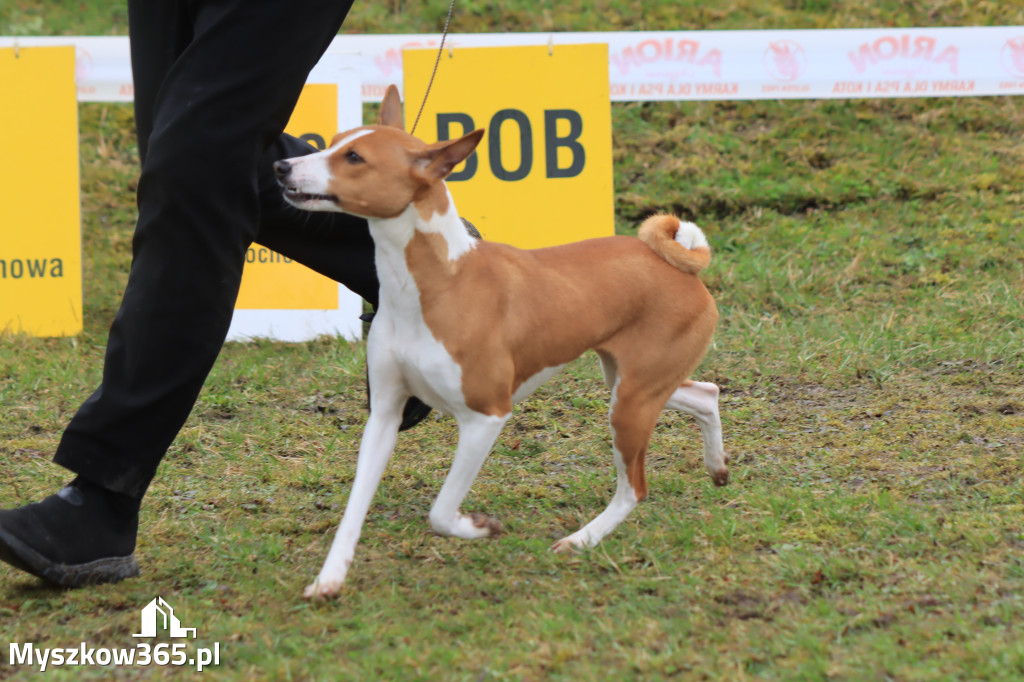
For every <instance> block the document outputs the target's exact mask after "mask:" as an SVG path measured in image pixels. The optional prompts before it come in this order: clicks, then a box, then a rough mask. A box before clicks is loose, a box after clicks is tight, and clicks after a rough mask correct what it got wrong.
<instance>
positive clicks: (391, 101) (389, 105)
mask: <svg viewBox="0 0 1024 682" xmlns="http://www.w3.org/2000/svg"><path fill="white" fill-rule="evenodd" d="M377 122H378V123H379V124H380V125H382V126H391V127H392V128H398V129H399V130H405V124H404V123H403V122H402V98H401V97H399V96H398V88H396V87H395V86H394V85H389V86H388V90H387V92H385V93H384V101H383V102H381V105H380V116H378V117H377Z"/></svg>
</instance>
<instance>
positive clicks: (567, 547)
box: [551, 535, 585, 554]
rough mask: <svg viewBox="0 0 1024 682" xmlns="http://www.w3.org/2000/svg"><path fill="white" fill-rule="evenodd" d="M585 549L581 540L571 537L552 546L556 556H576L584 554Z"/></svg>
mask: <svg viewBox="0 0 1024 682" xmlns="http://www.w3.org/2000/svg"><path fill="white" fill-rule="evenodd" d="M584 547H585V545H584V544H583V543H582V542H581V541H580V540H578V539H575V538H573V536H571V535H570V536H568V537H564V538H562V539H561V540H559V541H558V542H556V543H555V544H553V545H551V551H552V552H554V553H555V554H574V553H576V552H582V551H583V549H584Z"/></svg>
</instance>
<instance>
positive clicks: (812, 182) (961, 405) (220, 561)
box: [0, 0, 1024, 681]
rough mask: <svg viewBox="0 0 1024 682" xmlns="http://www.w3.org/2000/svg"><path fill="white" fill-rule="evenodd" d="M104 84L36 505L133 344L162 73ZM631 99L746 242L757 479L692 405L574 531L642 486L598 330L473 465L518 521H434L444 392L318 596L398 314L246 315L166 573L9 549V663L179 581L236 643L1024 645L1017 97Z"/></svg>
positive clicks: (478, 20) (1017, 648) (897, 666)
mask: <svg viewBox="0 0 1024 682" xmlns="http://www.w3.org/2000/svg"><path fill="white" fill-rule="evenodd" d="M446 8H447V3H431V4H430V6H429V7H426V8H422V7H421V5H420V3H405V2H399V1H397V0H391V1H389V2H386V3H377V4H374V5H372V6H371V5H370V4H367V5H366V6H363V7H359V6H357V8H356V10H354V13H353V16H352V17H351V20H350V22H349V23H348V24H347V25H346V30H352V31H372V32H405V31H435V30H438V27H439V26H440V24H441V22H442V21H443V14H444V12H445V10H446ZM989 24H1016V25H1021V24H1024V9H1022V8H1021V7H1020V5H1019V4H1018V3H1008V2H1005V3H998V2H976V3H966V2H954V1H951V0H934V1H932V0H929V2H922V3H904V2H895V1H891V0H883V1H879V2H866V1H863V0H860V1H854V2H844V3H837V2H828V1H825V0H787V1H786V2H778V3H769V2H765V1H764V0H732V2H730V3H726V4H724V5H720V6H713V5H712V4H710V3H696V2H692V1H691V0H683V1H677V2H643V3H641V2H626V1H620V2H602V3H582V2H579V1H578V0H570V1H568V2H553V1H549V2H539V3H526V2H524V1H522V0H508V1H507V2H504V3H500V4H499V3H485V2H481V1H478V0H462V1H461V2H460V3H459V4H458V6H457V11H456V16H455V19H454V30H455V31H482V30H488V31H500V30H615V29H618V28H624V27H628V28H630V29H653V28H706V29H737V28H778V27H795V28H806V27H819V26H826V27H829V26H831V27H847V26H848V27H860V26H885V25H897V26H930V25H989ZM125 26H126V16H125V12H124V9H123V6H122V3H121V2H119V1H117V2H114V1H106V0H105V1H102V2H94V3H88V4H86V3H80V2H70V1H68V0H65V1H62V2H54V1H53V0H47V1H46V2H43V1H42V0H13V2H8V3H5V6H4V10H3V12H0V35H5V34H6V35H9V34H52V33H65V34H87V35H89V34H92V35H99V34H106V33H124V32H125V30H126V28H125ZM80 115H81V149H82V182H83V190H82V191H83V194H82V196H83V222H84V243H85V249H86V251H85V258H86V275H85V283H86V299H85V321H86V330H85V332H84V333H83V334H82V335H81V336H79V337H77V338H75V339H32V338H26V337H19V336H10V335H8V336H2V337H0V461H2V462H3V466H2V467H0V506H4V507H6V506H12V505H15V504H20V503H26V502H29V501H33V500H36V499H38V498H40V497H42V496H45V495H47V494H50V493H51V492H53V491H54V490H55V489H56V488H57V487H59V486H60V485H62V484H63V483H64V482H65V481H66V479H67V475H66V474H65V472H63V471H62V470H60V469H59V468H57V467H55V466H54V465H52V464H50V463H49V457H50V455H51V454H52V452H53V449H54V447H55V446H56V443H57V441H58V439H59V437H60V434H61V431H62V429H63V427H64V425H65V424H66V423H67V421H68V419H69V418H70V417H71V415H72V414H73V413H74V411H75V410H76V408H77V407H78V405H79V404H80V403H81V401H82V400H83V399H84V398H85V397H86V396H87V395H88V394H89V393H90V392H91V391H92V389H93V388H94V387H95V386H96V385H97V383H98V381H99V376H100V371H101V361H102V353H103V347H104V343H105V335H106V328H107V326H108V325H109V322H110V320H111V318H112V316H113V314H114V311H115V310H116V307H117V305H118V302H119V295H120V291H121V289H122V287H123V285H124V281H125V277H126V273H127V268H128V265H129V258H130V238H131V231H132V227H133V222H134V193H133V188H134V181H135V178H136V174H137V170H136V168H137V157H136V151H135V147H134V138H133V121H132V114H131V110H130V108H127V107H123V106H117V105H101V104H90V105H81V108H80ZM613 123H614V136H615V137H614V149H615V178H616V192H617V198H616V204H615V210H616V225H617V229H618V230H619V231H620V232H623V233H629V232H630V231H631V230H633V229H635V224H636V222H637V221H638V219H640V218H642V217H643V216H645V215H646V214H648V213H649V212H651V211H653V210H657V209H672V210H676V211H679V212H680V213H682V214H683V215H685V216H686V217H688V218H691V219H695V220H697V221H698V222H699V223H700V224H701V225H702V226H703V227H704V228H705V230H706V231H707V233H708V236H709V239H710V241H711V244H712V247H713V249H714V250H715V257H714V260H713V263H712V266H711V267H710V269H709V270H708V271H707V272H706V273H705V276H704V279H705V281H706V282H707V284H708V287H709V289H710V290H711V291H712V292H713V293H714V294H715V296H716V297H717V299H718V302H719V307H720V311H721V324H720V327H719V331H718V333H717V335H716V340H715V343H714V346H713V348H712V350H711V352H710V353H709V355H708V357H707V359H706V361H705V362H704V364H703V366H702V367H701V368H700V370H699V372H698V378H701V379H705V380H709V381H715V382H716V383H718V384H720V385H721V386H722V389H723V394H722V418H723V423H724V428H725V437H726V447H727V449H728V450H729V451H730V452H731V454H732V456H733V462H734V463H733V465H732V471H733V479H732V482H731V483H730V485H729V486H728V487H725V488H715V487H714V486H713V485H712V484H711V482H710V480H709V479H708V478H707V476H706V475H705V473H704V472H703V469H702V465H701V461H700V439H699V432H698V430H697V428H696V426H695V424H694V423H693V422H692V421H691V420H689V419H687V418H684V417H681V416H678V415H674V414H666V415H665V416H664V417H663V418H662V420H661V422H660V423H659V426H658V429H657V431H656V433H655V438H654V441H653V442H652V445H651V454H650V456H649V465H648V471H649V483H650V488H651V494H650V497H649V498H648V499H647V500H646V501H645V502H643V503H642V504H641V506H640V507H639V508H638V509H637V511H636V512H634V514H633V515H632V516H631V517H630V518H629V519H628V520H627V522H625V523H624V524H623V525H622V526H620V527H619V529H618V530H617V531H616V532H615V533H613V534H612V535H611V536H610V537H609V538H607V539H606V540H605V541H604V542H603V543H602V544H601V545H600V546H599V547H597V548H595V549H593V550H590V551H587V552H585V553H582V554H579V555H576V556H571V557H564V556H556V555H553V554H551V553H549V552H548V551H547V547H548V546H549V545H550V543H551V542H552V541H553V540H555V539H557V538H560V537H562V536H563V535H565V534H566V533H567V532H569V531H571V530H574V529H575V528H577V527H578V526H579V525H580V523H581V522H583V521H585V520H588V519H589V518H592V517H593V516H594V515H595V514H596V513H597V512H598V511H600V510H601V509H602V508H603V507H604V505H605V504H606V502H607V500H608V498H609V496H610V495H611V492H612V490H613V486H614V483H613V473H612V465H611V456H610V452H609V447H610V444H609V437H608V430H607V426H606V423H605V422H606V409H607V408H606V401H607V392H606V391H605V389H604V387H603V382H602V381H601V378H600V372H599V370H598V367H597V363H596V361H595V359H594V358H593V357H585V358H584V359H582V360H580V361H577V362H575V363H573V364H572V365H571V366H570V367H569V368H568V370H567V371H566V372H565V373H563V374H562V375H561V376H560V377H559V378H558V379H557V380H554V381H552V382H551V383H549V384H548V385H547V386H545V387H544V388H542V389H541V390H539V391H538V392H537V393H536V394H535V395H534V397H532V398H531V399H529V400H528V401H526V402H525V403H523V404H522V405H521V406H520V408H519V410H518V414H517V416H516V417H514V418H513V420H512V422H511V423H510V425H509V426H508V427H507V429H506V431H505V433H504V434H503V435H502V437H501V438H500V440H499V442H498V444H497V446H496V447H495V449H494V452H493V453H492V455H491V457H490V459H489V460H488V462H487V463H486V464H485V466H484V469H483V471H482V473H481V475H480V478H479V479H478V481H477V483H476V484H475V486H474V488H473V490H472V492H471V493H470V496H469V498H468V499H467V502H466V509H467V510H469V511H477V510H479V511H485V512H487V513H489V514H494V515H496V516H498V517H499V518H501V519H502V520H503V522H504V524H505V528H506V531H507V532H506V534H505V535H503V536H501V537H499V538H497V539H494V540H487V541H479V542H466V541H459V540H453V539H448V538H440V537H436V536H434V535H432V534H431V533H430V531H429V528H428V526H427V523H426V512H427V510H428V508H429V505H430V504H431V502H432V500H433V496H434V495H435V494H436V491H437V489H438V487H439V485H440V482H441V480H442V479H443V476H444V474H445V473H446V471H447V464H448V461H449V460H448V455H449V453H450V451H451V449H452V447H453V445H454V438H455V426H454V423H453V422H452V421H451V420H449V419H441V418H438V419H430V420H429V421H428V422H427V423H425V424H423V425H421V426H420V427H417V428H416V429H415V430H413V431H411V432H409V433H408V434H405V435H403V436H402V437H401V438H400V439H399V446H398V451H397V454H396V456H395V458H394V459H393V461H392V464H391V466H390V468H389V470H388V473H387V474H386V476H385V479H384V481H383V483H382V485H381V488H380V491H379V492H378V494H377V497H376V499H375V503H374V506H373V508H372V509H371V512H370V516H369V518H368V522H367V525H366V527H365V529H364V535H363V540H362V542H361V545H360V547H359V549H358V551H357V556H356V563H355V564H354V566H353V569H352V571H351V573H350V576H349V580H348V583H347V585H346V589H345V591H344V594H343V596H342V598H341V599H340V600H338V601H330V602H324V603H309V602H305V601H303V600H301V599H300V598H299V597H300V594H301V589H302V587H303V585H305V584H306V583H307V582H308V581H309V579H310V578H311V577H312V576H313V575H315V572H316V571H317V570H318V569H319V566H320V564H321V563H322V560H323V558H324V556H325V554H326V550H327V546H328V544H329V541H330V539H331V537H332V535H333V530H334V528H335V527H336V525H337V522H338V520H339V518H340V514H341V508H342V507H343V505H344V503H345V499H346V496H347V493H348V490H349V486H350V484H351V480H352V476H353V472H354V461H355V452H356V449H357V446H358V440H359V436H360V433H361V428H362V425H363V423H364V421H365V417H366V415H365V411H364V409H363V404H364V400H365V393H364V387H363V373H364V350H365V349H364V347H363V345H362V344H348V343H344V342H337V341H334V340H330V339H322V340H318V341H315V342H311V343H306V344H281V343H272V342H256V343H252V344H245V345H239V344H229V345H228V346H227V347H226V348H225V351H224V352H223V353H222V355H221V358H220V359H219V361H218V363H217V365H216V367H215V368H214V371H213V373H212V375H211V376H210V379H209V381H208V384H207V386H206V388H205V390H204V392H203V394H202V396H201V398H200V400H199V403H198V404H197V406H196V409H195V411H194V413H193V415H192V417H191V419H190V420H189V421H188V423H187V425H186V426H185V428H184V430H183V431H182V432H181V434H180V436H179V437H178V439H177V440H176V441H175V443H174V444H173V446H172V448H171V450H170V453H169V455H168V457H167V458H166V459H165V460H164V463H163V465H162V468H161V472H160V475H159V476H158V478H157V479H156V481H155V483H154V485H153V487H152V489H151V493H150V495H149V497H148V498H147V500H146V503H145V505H144V507H143V529H142V535H141V537H140V540H139V548H138V551H137V555H138V557H139V560H140V563H141V565H142V571H143V574H142V576H141V577H139V578H137V579H134V580H130V581H127V582H125V583H122V584H119V585H114V586H102V587H97V588H92V589H87V590H81V591H61V590H55V589H51V588H48V587H46V586H44V585H42V584H41V583H40V582H39V581H37V580H35V579H32V578H30V577H27V576H23V575H20V574H16V573H14V572H13V571H10V570H5V569H6V567H0V633H2V634H3V635H4V636H3V637H0V639H2V640H4V641H2V642H0V645H3V646H4V647H5V648H4V649H3V652H2V654H0V661H2V662H3V663H2V664H0V679H21V678H27V677H30V676H31V675H29V674H28V673H27V672H26V671H25V670H22V669H20V668H12V667H10V666H8V665H6V662H7V658H8V650H7V649H6V644H7V642H9V641H10V642H33V643H35V644H36V646H37V647H77V646H78V645H79V643H80V642H82V641H86V642H88V644H89V646H92V647H127V646H132V645H134V641H133V640H132V637H131V635H132V634H133V633H135V632H137V631H138V627H139V610H140V609H141V608H142V607H143V606H144V605H145V604H147V603H148V602H149V601H150V600H151V599H153V598H154V597H155V596H156V595H160V596H162V597H163V598H164V599H165V600H167V601H168V602H169V603H170V604H171V605H173V606H174V608H175V612H176V614H177V615H178V616H179V617H180V618H181V619H182V623H183V625H185V626H187V627H196V628H197V629H198V639H197V640H196V641H195V642H194V644H190V646H198V647H206V646H213V644H214V643H215V642H217V643H220V645H221V652H222V653H221V664H220V665H219V666H218V667H216V668H211V669H209V670H207V671H206V672H204V673H203V675H204V676H206V677H209V678H211V679H239V680H243V679H245V680H248V679H301V680H305V679H323V680H330V679H346V680H378V679H379V680H417V679H422V680H474V681H475V680H542V679H552V680H606V679H652V680H653V679H669V678H671V679H686V680H691V679H692V680H700V679H708V680H718V679H728V680H743V679H764V680H826V679H827V680H1020V679H1024V638H1022V637H1021V634H1020V632H1021V628H1022V627H1024V483H1022V473H1024V296H1022V292H1024V248H1022V245H1021V236H1022V235H1024V136H1022V133H1024V104H1022V101H1021V99H1020V98H1009V97H1008V98H976V99H921V100H901V101H897V100H887V101H872V100H863V101H857V100H853V101H830V102H825V101H820V102H819V101H807V102H798V101H789V102H756V103H749V102H747V103H700V104H696V103H664V104H623V105H616V106H615V107H614V108H613ZM5 199H6V200H12V199H13V198H9V197H8V198H5ZM3 229H10V228H9V227H7V226H4V228H3ZM174 673H175V670H174V669H172V668H164V669H161V668H153V667H151V668H146V669H140V668H136V669H121V670H118V671H112V670H107V671H98V670H91V671H83V670H76V669H73V668H64V669H55V670H54V672H53V673H52V675H51V676H52V677H53V678H54V679H70V678H75V679H78V678H81V677H85V678H94V679H106V678H112V677H115V676H116V677H118V678H127V679H134V678H148V677H161V676H163V675H167V674H174ZM178 676H187V674H186V673H185V672H183V671H178Z"/></svg>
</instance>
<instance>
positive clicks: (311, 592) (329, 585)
mask: <svg viewBox="0 0 1024 682" xmlns="http://www.w3.org/2000/svg"><path fill="white" fill-rule="evenodd" d="M344 584H345V581H344V580H320V579H319V578H317V579H316V580H314V581H313V582H312V583H311V584H309V585H307V586H306V589H305V590H303V591H302V596H303V597H305V598H306V599H329V598H331V597H337V596H338V595H339V594H340V593H341V586H342V585H344Z"/></svg>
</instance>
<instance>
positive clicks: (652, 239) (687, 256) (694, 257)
mask: <svg viewBox="0 0 1024 682" xmlns="http://www.w3.org/2000/svg"><path fill="white" fill-rule="evenodd" d="M678 228H679V219H678V218H676V217H675V216H673V215H668V214H666V213H660V214H658V215H653V216H651V217H650V218H648V219H647V220H645V221H644V222H643V223H642V224H641V225H640V229H639V230H637V235H636V236H637V237H639V238H640V239H641V240H642V241H643V242H644V243H645V244H647V245H648V246H649V247H651V248H652V249H654V251H655V253H657V254H658V255H659V256H661V257H662V258H664V259H665V260H667V261H668V262H669V263H671V264H672V265H673V266H674V267H676V268H678V269H680V270H682V271H683V272H692V273H697V272H700V271H701V270H703V269H704V268H706V267H707V266H708V263H710V262H711V249H709V248H707V247H703V246H702V247H698V248H695V249H688V248H686V247H685V246H683V245H682V244H680V243H679V242H677V241H676V230H677V229H678Z"/></svg>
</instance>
